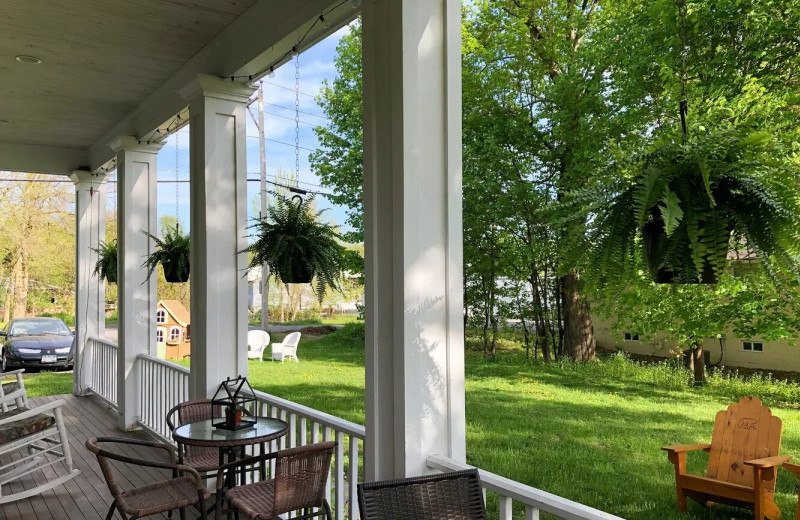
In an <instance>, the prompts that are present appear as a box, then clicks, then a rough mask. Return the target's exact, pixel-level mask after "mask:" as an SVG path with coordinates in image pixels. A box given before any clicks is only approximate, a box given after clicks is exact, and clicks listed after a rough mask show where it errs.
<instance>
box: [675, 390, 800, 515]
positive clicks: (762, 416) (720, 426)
mask: <svg viewBox="0 0 800 520" xmlns="http://www.w3.org/2000/svg"><path fill="white" fill-rule="evenodd" d="M781 430H782V423H781V420H780V418H778V417H774V416H773V415H772V412H771V411H770V409H769V408H767V407H766V406H763V405H762V404H761V401H760V400H759V399H757V398H755V397H743V398H741V399H740V400H739V402H738V403H735V404H732V405H730V406H728V408H727V410H722V411H720V412H719V413H717V415H716V418H715V420H714V430H713V432H712V435H711V446H710V448H709V449H708V451H709V457H708V466H707V467H706V473H705V477H701V476H697V475H689V474H686V453H687V452H688V451H692V450H691V449H687V446H686V445H683V446H665V447H663V448H662V449H663V450H665V451H666V452H667V453H668V454H669V460H670V462H672V463H673V465H674V466H675V485H676V492H677V498H678V509H679V510H681V511H685V510H686V497H689V498H692V499H694V500H697V501H698V502H700V503H701V504H703V505H706V504H707V503H714V502H718V503H725V504H730V505H735V506H749V507H751V508H752V509H753V510H754V512H755V518H756V520H764V517H765V516H766V517H767V518H770V519H772V520H775V519H777V518H779V517H780V509H778V506H777V505H775V502H774V492H775V480H776V479H775V477H776V475H777V467H778V466H780V465H781V464H782V463H784V462H787V461H788V460H789V459H790V458H791V457H788V456H782V457H781V456H778V452H779V451H780V444H781ZM697 446H698V447H697V448H696V449H703V448H702V446H703V445H697ZM796 520H800V518H798V519H796Z"/></svg>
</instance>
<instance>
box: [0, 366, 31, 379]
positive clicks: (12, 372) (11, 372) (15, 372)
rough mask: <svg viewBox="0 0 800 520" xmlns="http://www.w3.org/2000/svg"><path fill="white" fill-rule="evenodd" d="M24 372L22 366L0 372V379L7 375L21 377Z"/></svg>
mask: <svg viewBox="0 0 800 520" xmlns="http://www.w3.org/2000/svg"><path fill="white" fill-rule="evenodd" d="M23 372H25V369H24V368H18V369H16V370H9V371H8V372H2V373H0V379H3V378H5V377H8V376H17V378H20V377H22V373H23Z"/></svg>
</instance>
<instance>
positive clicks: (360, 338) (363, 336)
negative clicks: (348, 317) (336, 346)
mask: <svg viewBox="0 0 800 520" xmlns="http://www.w3.org/2000/svg"><path fill="white" fill-rule="evenodd" d="M333 334H335V335H336V336H337V337H338V338H340V339H342V340H343V341H347V342H349V343H353V345H358V346H361V347H363V346H364V342H365V341H366V340H367V329H366V325H364V323H347V324H346V325H345V326H344V327H342V328H341V329H339V330H337V331H336V332H334V333H333Z"/></svg>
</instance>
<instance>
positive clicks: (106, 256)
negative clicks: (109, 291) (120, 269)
mask: <svg viewBox="0 0 800 520" xmlns="http://www.w3.org/2000/svg"><path fill="white" fill-rule="evenodd" d="M92 250H93V251H94V252H95V253H97V255H98V259H97V263H96V264H95V266H94V273H95V274H96V275H98V276H99V277H100V279H101V280H105V281H107V282H108V283H117V241H116V240H112V241H111V242H100V247H99V248H97V249H94V248H92Z"/></svg>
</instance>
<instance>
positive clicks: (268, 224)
mask: <svg viewBox="0 0 800 520" xmlns="http://www.w3.org/2000/svg"><path fill="white" fill-rule="evenodd" d="M313 201H314V198H313V197H308V198H307V199H305V200H304V201H303V202H302V203H301V204H295V203H293V202H292V201H290V200H289V199H287V198H285V197H278V198H276V200H275V204H274V205H273V206H270V207H269V209H268V217H267V218H265V219H263V220H257V221H256V222H255V223H254V224H253V225H252V226H250V227H251V228H255V229H256V235H255V241H253V243H251V244H250V245H249V246H247V247H246V248H245V249H243V250H242V251H240V253H252V254H253V257H252V259H251V260H250V267H257V266H260V265H263V264H267V265H269V269H270V272H271V273H274V274H275V275H276V276H277V277H278V279H280V280H281V281H284V282H285V283H289V282H291V280H292V277H293V275H294V274H295V273H296V271H297V270H298V269H301V270H303V271H305V272H307V273H310V274H311V275H312V276H313V277H314V278H315V279H316V293H317V298H318V300H319V301H322V298H323V297H324V296H325V291H326V289H328V288H332V289H336V290H338V289H339V285H340V280H341V278H342V271H343V263H342V258H343V256H344V254H345V248H344V247H343V246H342V245H341V244H340V243H339V241H338V239H340V238H341V236H340V235H339V233H337V232H336V230H335V229H334V228H333V227H331V226H330V225H329V224H325V223H322V222H321V221H320V216H321V215H322V213H323V211H319V212H316V213H314V212H313V211H312V203H313Z"/></svg>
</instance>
